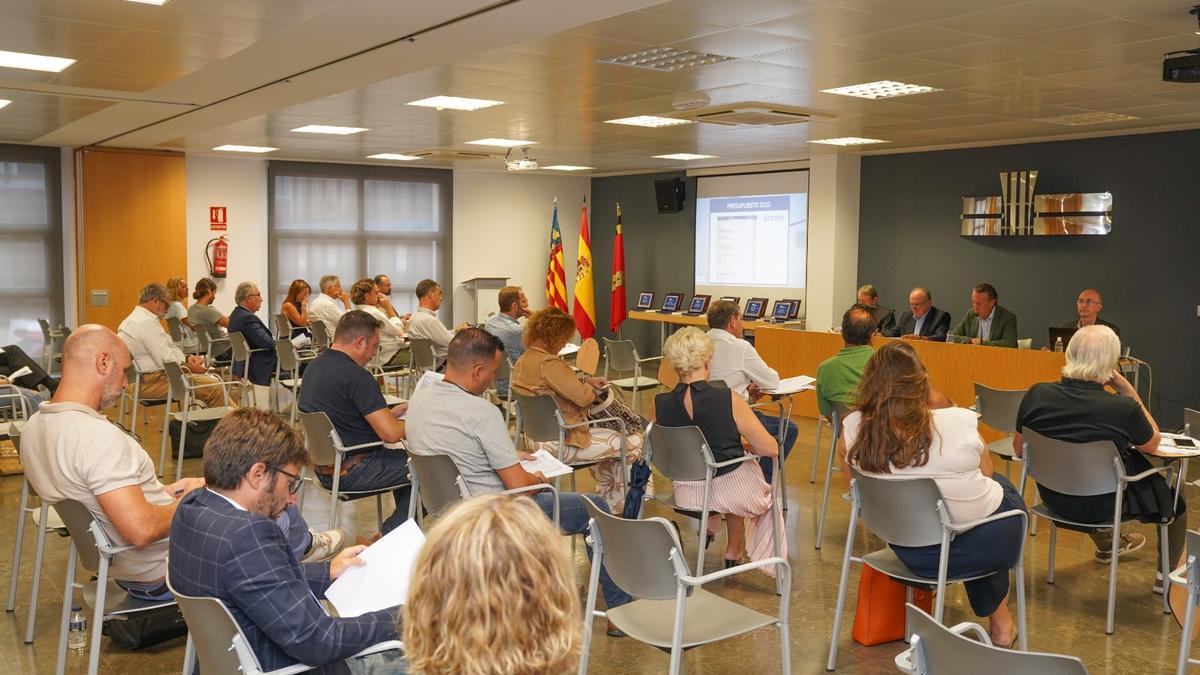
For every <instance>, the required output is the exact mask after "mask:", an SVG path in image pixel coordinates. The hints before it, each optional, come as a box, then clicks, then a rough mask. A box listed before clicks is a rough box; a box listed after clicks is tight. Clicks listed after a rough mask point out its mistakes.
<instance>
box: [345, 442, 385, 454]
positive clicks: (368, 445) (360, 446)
mask: <svg viewBox="0 0 1200 675" xmlns="http://www.w3.org/2000/svg"><path fill="white" fill-rule="evenodd" d="M377 445H378V446H379V447H383V441H374V442H372V443H359V444H358V445H347V446H346V447H344V448H339V447H336V446H335V447H334V449H335V450H337V451H338V452H351V451H353V450H364V449H366V448H373V447H375V446H377Z"/></svg>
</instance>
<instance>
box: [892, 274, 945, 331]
mask: <svg viewBox="0 0 1200 675" xmlns="http://www.w3.org/2000/svg"><path fill="white" fill-rule="evenodd" d="M908 308H909V311H907V312H905V313H904V314H901V315H900V323H898V324H896V325H895V326H894V327H893V328H892V329H891V330H889V331H887V332H885V333H884V335H886V336H888V337H902V338H908V339H910V340H930V341H932V342H945V341H946V334H947V333H949V332H950V313H949V312H946V311H943V310H940V309H938V308H937V307H934V306H933V295H932V294H931V293H930V292H929V289H927V288H925V287H923V286H917V287H916V288H914V289H912V290H911V291H909V293H908Z"/></svg>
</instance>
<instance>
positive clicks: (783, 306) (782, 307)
mask: <svg viewBox="0 0 1200 675" xmlns="http://www.w3.org/2000/svg"><path fill="white" fill-rule="evenodd" d="M791 312H792V302H791V300H776V301H775V306H774V307H772V308H771V318H772V319H775V320H776V321H786V320H787V318H788V314H791Z"/></svg>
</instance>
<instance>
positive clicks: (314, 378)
mask: <svg viewBox="0 0 1200 675" xmlns="http://www.w3.org/2000/svg"><path fill="white" fill-rule="evenodd" d="M378 348H379V321H378V320H377V319H376V318H375V317H373V316H371V315H370V314H367V313H366V312H364V311H362V310H358V309H356V310H352V311H349V312H346V313H345V314H343V315H342V318H341V319H340V320H338V323H337V331H336V332H335V334H334V337H333V344H332V345H330V346H329V348H328V349H326V350H325V351H323V352H321V355H320V356H318V357H317V358H315V359H313V361H312V362H311V363H310V364H309V365H308V368H307V369H306V370H305V371H304V383H303V385H302V386H301V388H300V401H299V406H300V410H301V411H302V412H323V413H325V414H326V415H328V416H329V421H330V422H331V423H332V424H333V428H334V429H335V430H336V431H337V434H338V438H340V439H341V441H342V444H343V445H345V446H346V447H349V446H353V445H362V444H364V443H379V442H381V441H382V442H383V443H385V444H393V443H399V442H400V441H401V440H403V439H404V422H403V421H401V420H400V419H398V418H399V417H402V416H403V415H404V412H405V410H407V409H408V404H406V403H402V404H400V405H397V406H394V407H391V408H389V407H388V404H387V401H386V400H384V398H383V393H382V392H380V391H379V383H378V382H376V381H375V378H374V377H373V376H372V375H371V373H369V372H368V371H367V370H366V368H365V366H366V364H367V363H368V362H369V361H370V360H371V359H372V358H374V356H375V352H376V350H377V349H378ZM314 470H315V472H316V474H317V479H318V480H320V481H321V484H322V485H324V486H325V487H326V488H327V489H328V488H331V487H332V486H333V466H332V465H326V466H317V467H314ZM407 481H408V456H407V455H406V454H405V452H404V450H402V449H399V448H396V449H393V448H390V447H386V446H375V447H374V448H370V449H364V450H359V451H355V452H350V453H347V455H346V457H344V458H343V459H342V471H341V480H339V481H338V489H339V490H345V491H353V492H357V491H366V490H378V489H381V488H385V487H389V486H391V485H396V484H397V483H400V482H405V483H407ZM410 493H411V486H409V485H405V487H403V488H400V489H398V490H393V491H392V496H393V497H394V498H395V501H396V510H395V512H393V513H392V515H390V516H388V518H387V519H386V520H384V521H383V530H382V533H383V534H387V533H388V532H391V531H392V530H393V529H395V528H396V527H399V525H400V524H401V523H403V522H404V521H405V520H406V519H407V518H408V499H409V495H410Z"/></svg>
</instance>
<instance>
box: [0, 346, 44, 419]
mask: <svg viewBox="0 0 1200 675" xmlns="http://www.w3.org/2000/svg"><path fill="white" fill-rule="evenodd" d="M22 368H28V369H29V372H28V373H26V374H24V375H21V376H20V377H13V376H12V374H13V373H15V372H17V371H19V370H21V369H22ZM56 387H58V378H57V377H52V376H51V375H50V374H49V373H47V372H46V371H45V370H43V369H42V364H40V363H38V362H37V361H35V360H33V359H32V358H30V356H29V355H28V354H26V353H25V350H24V349H21V348H20V347H18V346H16V345H4V347H0V395H6V394H17V395H19V396H20V397H21V398H22V399H24V400H25V412H26V414H28V415H32V414H33V413H35V412H37V409H38V405H39V404H40V403H41V402H42V401H48V400H50V396H51V395H53V394H54V389H55V388H56ZM20 405H21V404H20V403H17V402H16V401H15V400H14V399H13V398H11V397H9V396H6V397H5V398H3V399H0V410H2V409H7V408H16V407H20Z"/></svg>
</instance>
